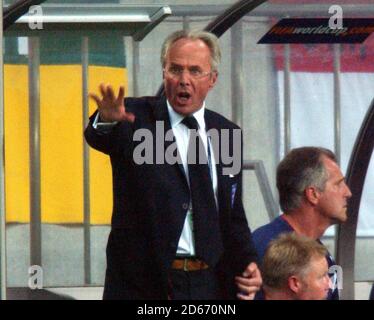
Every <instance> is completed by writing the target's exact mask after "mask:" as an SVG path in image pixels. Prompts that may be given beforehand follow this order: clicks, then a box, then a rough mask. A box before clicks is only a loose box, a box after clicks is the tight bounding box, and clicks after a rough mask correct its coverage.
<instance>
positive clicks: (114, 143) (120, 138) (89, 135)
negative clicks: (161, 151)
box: [84, 110, 133, 155]
mask: <svg viewBox="0 0 374 320" xmlns="http://www.w3.org/2000/svg"><path fill="white" fill-rule="evenodd" d="M97 112H98V111H97V110H96V111H95V112H94V113H93V114H92V115H91V117H90V121H89V123H88V125H87V127H86V129H85V131H84V137H85V139H86V141H87V143H88V144H89V145H90V146H91V147H92V148H94V149H96V150H98V151H100V152H103V153H105V154H108V155H112V154H116V153H123V152H125V151H128V150H131V147H132V139H131V136H132V131H133V130H132V127H131V124H130V123H128V122H119V123H117V124H116V125H114V126H113V128H111V129H109V130H106V131H105V132H103V131H101V130H98V129H95V128H94V127H93V122H94V120H95V118H96V115H97Z"/></svg>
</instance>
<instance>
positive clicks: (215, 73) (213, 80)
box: [209, 71, 218, 89]
mask: <svg viewBox="0 0 374 320" xmlns="http://www.w3.org/2000/svg"><path fill="white" fill-rule="evenodd" d="M217 78H218V71H213V72H212V75H211V76H210V84H209V89H212V88H213V87H214V85H215V84H216V82H217Z"/></svg>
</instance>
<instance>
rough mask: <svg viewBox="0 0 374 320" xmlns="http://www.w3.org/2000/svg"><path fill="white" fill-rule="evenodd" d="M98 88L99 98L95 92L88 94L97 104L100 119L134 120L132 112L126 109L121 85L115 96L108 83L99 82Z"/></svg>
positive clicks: (109, 120)
mask: <svg viewBox="0 0 374 320" xmlns="http://www.w3.org/2000/svg"><path fill="white" fill-rule="evenodd" d="M99 89H100V93H101V98H100V97H99V96H98V95H96V94H95V93H90V94H89V96H90V97H91V98H92V99H93V100H95V102H96V104H97V108H98V110H99V113H100V121H102V122H114V121H128V122H134V121H135V116H134V114H132V113H131V112H127V111H126V107H125V103H124V96H125V88H124V87H123V86H120V88H119V91H118V96H117V97H116V96H115V94H114V91H113V88H112V86H110V85H105V84H103V83H102V84H100V86H99Z"/></svg>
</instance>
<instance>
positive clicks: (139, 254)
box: [85, 97, 257, 299]
mask: <svg viewBox="0 0 374 320" xmlns="http://www.w3.org/2000/svg"><path fill="white" fill-rule="evenodd" d="M125 105H126V109H127V110H128V111H130V112H132V113H134V114H135V117H136V119H135V122H134V123H133V124H131V123H127V122H120V123H118V124H117V125H116V126H115V127H114V128H113V129H112V130H111V131H110V132H109V133H106V134H102V133H100V132H98V131H97V130H95V129H94V128H93V127H92V122H93V120H94V117H95V115H96V113H95V114H94V115H92V116H91V118H90V124H89V125H88V127H87V128H86V130H85V137H86V140H87V142H88V143H89V144H90V146H91V147H93V148H95V149H97V150H99V151H102V152H104V153H106V154H108V155H109V156H110V160H111V164H112V173H113V204H114V205H113V216H112V230H111V233H110V236H109V240H108V245H107V272H106V279H105V290H104V298H109V299H116V298H121V299H166V298H167V292H168V270H169V269H170V266H171V263H172V261H173V260H174V259H175V255H176V249H177V245H178V241H179V237H180V235H181V232H182V228H183V224H184V220H185V216H186V212H187V208H188V204H189V202H190V192H189V188H188V184H187V181H186V177H185V175H184V171H183V166H182V165H179V164H175V165H170V164H167V163H166V162H165V164H143V165H137V164H135V162H134V160H133V151H134V148H136V146H139V144H140V143H142V141H134V140H133V134H134V132H135V130H137V129H148V130H149V132H152V134H153V137H156V121H163V124H164V131H165V132H167V131H168V130H170V129H171V126H170V120H169V115H168V111H167V105H166V100H165V98H162V99H160V98H157V97H144V98H127V99H125ZM205 122H206V128H207V130H209V129H211V128H215V129H218V130H220V129H229V130H230V132H231V133H232V130H233V129H238V127H237V126H236V125H235V124H233V123H232V122H230V121H228V120H227V119H225V118H224V117H222V116H221V115H219V114H217V113H215V112H213V111H210V110H205ZM159 124H160V123H159ZM153 140H154V141H153V142H152V145H153V155H155V153H156V139H153ZM171 143H172V142H170V141H166V142H165V146H164V148H165V149H167V148H168V146H170V144H171ZM229 145H230V148H231V151H230V152H231V153H230V154H232V145H233V141H232V135H231V136H230V143H229ZM240 161H241V160H240ZM216 162H218V164H217V178H218V203H219V219H220V226H221V232H222V238H223V243H224V254H223V256H222V258H221V260H220V262H219V263H218V265H217V266H216V271H217V273H218V275H219V278H220V283H221V287H222V290H223V292H224V294H225V295H224V296H225V297H226V298H233V299H234V298H235V294H236V288H235V285H234V276H235V275H237V274H239V273H241V272H242V271H243V270H244V269H245V267H246V266H247V265H248V264H249V263H250V262H252V261H255V260H256V258H257V256H256V252H255V249H254V246H253V244H252V239H251V234H250V230H249V228H248V224H247V220H246V217H245V213H244V210H243V204H242V201H241V189H242V181H241V180H242V177H241V171H240V173H239V174H237V175H236V176H234V177H230V176H228V175H223V174H222V168H223V164H222V163H221V161H216ZM230 167H231V165H230ZM234 187H235V188H234ZM235 189H236V193H235V198H234V199H232V192H233V191H235ZM212 250H214V248H212Z"/></svg>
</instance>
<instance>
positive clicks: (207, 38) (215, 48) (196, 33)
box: [161, 30, 221, 71]
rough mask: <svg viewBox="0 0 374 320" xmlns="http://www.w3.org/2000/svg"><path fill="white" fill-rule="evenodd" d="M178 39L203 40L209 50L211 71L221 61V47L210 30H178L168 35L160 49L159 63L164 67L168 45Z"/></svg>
mask: <svg viewBox="0 0 374 320" xmlns="http://www.w3.org/2000/svg"><path fill="white" fill-rule="evenodd" d="M180 39H191V40H201V41H203V42H204V43H205V44H206V45H207V46H208V48H209V50H210V57H211V59H210V67H211V68H212V71H217V68H218V65H219V63H220V61H221V49H220V47H219V44H218V38H217V37H216V36H215V35H214V34H213V33H210V32H207V31H201V30H180V31H176V32H174V33H172V34H171V35H169V36H168V37H167V38H166V40H165V41H164V44H163V45H162V49H161V65H162V67H163V68H164V67H165V64H166V57H167V55H168V52H169V50H170V47H171V46H172V45H173V44H174V43H175V42H176V41H178V40H180Z"/></svg>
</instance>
